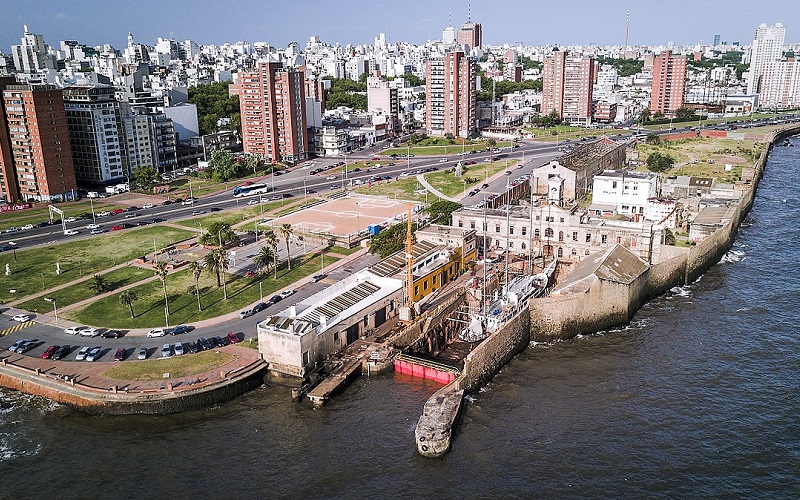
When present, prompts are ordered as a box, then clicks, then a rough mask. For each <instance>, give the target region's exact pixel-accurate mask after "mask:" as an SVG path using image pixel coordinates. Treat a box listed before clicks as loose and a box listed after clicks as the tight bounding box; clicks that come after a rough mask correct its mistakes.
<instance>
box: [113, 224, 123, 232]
mask: <svg viewBox="0 0 800 500" xmlns="http://www.w3.org/2000/svg"><path fill="white" fill-rule="evenodd" d="M123 229H125V228H124V227H122V224H117V225H116V226H111V230H112V231H122V230H123Z"/></svg>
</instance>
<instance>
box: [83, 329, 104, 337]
mask: <svg viewBox="0 0 800 500" xmlns="http://www.w3.org/2000/svg"><path fill="white" fill-rule="evenodd" d="M79 334H80V336H81V337H97V336H98V335H100V330H98V329H97V328H94V327H91V326H89V327H86V328H84V329H83V330H81V331H80V333H79Z"/></svg>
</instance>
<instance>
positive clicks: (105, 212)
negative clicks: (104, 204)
mask: <svg viewBox="0 0 800 500" xmlns="http://www.w3.org/2000/svg"><path fill="white" fill-rule="evenodd" d="M109 215H111V212H109V211H107V210H103V211H102V212H100V213H99V214H97V216H98V217H108V216H109Z"/></svg>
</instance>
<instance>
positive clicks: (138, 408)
mask: <svg viewBox="0 0 800 500" xmlns="http://www.w3.org/2000/svg"><path fill="white" fill-rule="evenodd" d="M265 371H266V365H265V364H264V363H263V362H260V361H259V362H257V363H252V364H250V365H249V366H247V367H244V368H243V369H241V370H238V371H236V372H235V373H226V374H225V376H224V377H221V379H220V380H219V381H216V382H214V383H209V384H204V385H200V386H196V387H189V388H181V389H179V390H165V391H137V392H127V391H125V390H124V389H118V390H115V389H100V388H95V387H91V386H88V385H85V384H82V383H80V382H79V381H78V382H76V381H75V380H74V379H62V378H53V377H51V376H50V375H48V374H47V373H46V372H43V371H40V370H31V369H28V368H25V367H21V366H14V365H11V364H6V363H3V364H0V386H2V387H7V388H9V389H15V390H18V391H20V392H25V393H27V394H32V395H35V396H43V397H46V398H48V399H51V400H53V401H56V402H59V403H63V404H66V405H68V406H71V407H73V408H75V409H78V410H80V411H82V412H85V413H90V414H105V415H129V414H152V415H155V414H170V413H178V412H182V411H187V410H198V409H201V408H206V407H209V406H212V405H215V404H220V403H224V402H226V401H230V400H231V399H233V398H235V397H237V396H240V395H241V394H244V393H245V392H248V391H250V390H253V389H255V388H257V387H259V386H260V385H262V384H263V383H264V375H265ZM168 389H170V388H169V387H168Z"/></svg>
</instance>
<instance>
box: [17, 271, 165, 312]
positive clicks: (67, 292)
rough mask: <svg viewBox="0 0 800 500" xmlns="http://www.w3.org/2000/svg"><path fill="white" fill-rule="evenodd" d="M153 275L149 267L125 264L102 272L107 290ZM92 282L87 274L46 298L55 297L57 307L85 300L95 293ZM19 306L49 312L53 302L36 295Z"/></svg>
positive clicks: (29, 309)
mask: <svg viewBox="0 0 800 500" xmlns="http://www.w3.org/2000/svg"><path fill="white" fill-rule="evenodd" d="M153 275H154V274H153V271H152V270H151V269H143V268H141V267H136V266H125V267H121V268H119V269H115V270H113V271H110V272H107V273H104V274H102V276H103V277H104V278H105V279H106V280H107V281H108V284H109V287H110V290H109V291H111V290H116V289H117V288H121V287H123V286H126V285H130V284H131V283H136V282H137V281H141V280H143V279H146V278H150V277H152V276H153ZM93 282H94V280H93V279H92V276H91V275H89V276H87V279H86V280H84V281H81V282H80V283H76V284H75V285H72V286H70V287H68V288H62V289H61V290H57V291H55V292H52V293H49V294H47V298H54V299H56V305H57V306H58V307H64V306H67V305H69V304H74V303H76V302H80V301H82V300H86V299H88V298H91V297H93V296H95V295H97V293H95V291H94V290H92V289H90V288H89V287H90V286H91V284H92V283H93ZM19 307H20V308H22V309H25V310H26V311H31V312H50V311H52V310H53V304H51V303H49V302H47V301H45V300H44V298H43V297H38V298H35V299H31V300H29V301H27V302H23V303H22V304H20V306H19Z"/></svg>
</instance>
